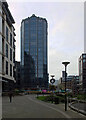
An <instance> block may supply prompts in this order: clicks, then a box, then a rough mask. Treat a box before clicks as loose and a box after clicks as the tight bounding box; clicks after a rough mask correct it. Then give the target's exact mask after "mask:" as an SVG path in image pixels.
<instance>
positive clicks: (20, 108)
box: [2, 95, 86, 119]
mask: <svg viewBox="0 0 86 120" xmlns="http://www.w3.org/2000/svg"><path fill="white" fill-rule="evenodd" d="M2 117H3V118H80V119H81V118H85V119H86V116H84V115H81V114H80V113H77V112H75V111H73V110H71V109H70V108H68V110H67V111H66V112H65V110H64V104H58V105H55V104H51V103H46V102H43V101H40V100H37V99H36V95H25V96H15V97H14V98H13V99H12V103H10V101H9V98H8V97H3V100H2Z"/></svg>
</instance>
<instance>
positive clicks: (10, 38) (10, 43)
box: [10, 33, 12, 46]
mask: <svg viewBox="0 0 86 120" xmlns="http://www.w3.org/2000/svg"><path fill="white" fill-rule="evenodd" d="M10 45H11V46H12V34H11V33H10Z"/></svg>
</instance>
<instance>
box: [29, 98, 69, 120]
mask: <svg viewBox="0 0 86 120" xmlns="http://www.w3.org/2000/svg"><path fill="white" fill-rule="evenodd" d="M27 98H28V99H29V100H31V101H33V102H35V103H38V104H41V105H43V106H45V107H48V108H51V109H53V110H55V111H57V112H59V113H61V114H63V115H64V116H65V117H66V118H71V117H70V116H69V115H67V114H66V113H64V112H62V111H61V110H58V109H56V108H53V107H50V106H48V105H45V104H43V103H40V102H38V101H35V100H33V99H32V98H30V97H27Z"/></svg>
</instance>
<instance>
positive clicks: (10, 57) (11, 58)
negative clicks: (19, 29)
mask: <svg viewBox="0 0 86 120" xmlns="http://www.w3.org/2000/svg"><path fill="white" fill-rule="evenodd" d="M10 60H11V61H12V49H11V48H10Z"/></svg>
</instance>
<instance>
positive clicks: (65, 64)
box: [62, 62, 70, 111]
mask: <svg viewBox="0 0 86 120" xmlns="http://www.w3.org/2000/svg"><path fill="white" fill-rule="evenodd" d="M62 64H63V65H64V66H65V111H67V94H66V77H67V74H66V67H67V65H68V64H70V62H62Z"/></svg>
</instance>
